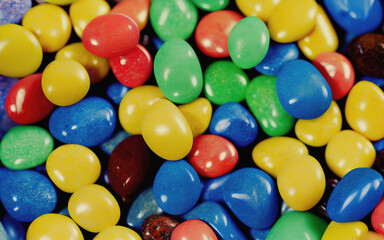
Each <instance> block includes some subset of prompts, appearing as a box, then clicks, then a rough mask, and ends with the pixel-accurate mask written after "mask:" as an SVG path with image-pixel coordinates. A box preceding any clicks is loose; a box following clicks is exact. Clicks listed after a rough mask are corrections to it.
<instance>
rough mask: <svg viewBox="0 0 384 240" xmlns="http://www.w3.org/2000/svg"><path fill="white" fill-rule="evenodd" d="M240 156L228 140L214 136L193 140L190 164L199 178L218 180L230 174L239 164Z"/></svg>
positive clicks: (189, 158) (189, 156)
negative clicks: (217, 178)
mask: <svg viewBox="0 0 384 240" xmlns="http://www.w3.org/2000/svg"><path fill="white" fill-rule="evenodd" d="M238 160H239V154H238V152H237V149H236V148H235V146H233V144H232V143H231V142H230V141H228V140H227V139H225V138H223V137H220V136H218V135H213V134H205V135H200V136H198V137H196V138H194V139H193V146H192V149H191V151H190V152H189V154H188V162H189V164H191V166H192V167H193V168H194V169H195V170H196V172H197V174H199V176H203V177H208V178H216V177H220V176H222V175H224V174H226V173H228V172H230V171H231V170H232V169H233V168H234V167H235V166H236V164H237V162H238Z"/></svg>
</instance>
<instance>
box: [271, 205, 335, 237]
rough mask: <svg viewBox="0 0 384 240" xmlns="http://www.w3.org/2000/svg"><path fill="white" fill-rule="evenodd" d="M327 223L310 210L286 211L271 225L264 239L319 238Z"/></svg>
mask: <svg viewBox="0 0 384 240" xmlns="http://www.w3.org/2000/svg"><path fill="white" fill-rule="evenodd" d="M327 226H328V224H327V222H325V221H324V220H323V219H321V218H320V217H318V216H316V215H314V214H312V213H310V212H296V211H293V212H288V213H285V214H283V215H282V216H281V217H280V218H279V219H278V220H277V222H276V223H275V224H274V225H273V227H272V229H271V231H270V232H269V234H268V236H267V238H266V240H275V239H279V240H292V239H295V240H321V237H322V236H323V233H324V232H325V229H326V228H327Z"/></svg>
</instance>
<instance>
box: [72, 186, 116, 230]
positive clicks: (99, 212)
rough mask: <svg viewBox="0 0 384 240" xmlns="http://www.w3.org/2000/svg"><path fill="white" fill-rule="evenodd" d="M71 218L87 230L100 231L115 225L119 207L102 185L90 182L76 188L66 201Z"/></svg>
mask: <svg viewBox="0 0 384 240" xmlns="http://www.w3.org/2000/svg"><path fill="white" fill-rule="evenodd" d="M68 211H69V214H70V215H71V218H72V219H73V220H74V221H75V222H76V223H77V224H78V225H79V226H80V227H82V228H84V229H85V230H87V231H89V232H94V233H96V232H100V231H102V230H104V229H106V228H108V227H111V226H114V225H116V223H117V222H118V221H119V218H120V207H119V204H118V203H117V201H116V199H115V198H114V197H113V195H112V194H111V193H110V192H109V191H108V190H107V189H106V188H104V187H102V186H100V185H96V184H91V185H87V186H84V187H82V188H80V189H78V190H77V191H76V192H74V193H73V194H72V196H71V197H70V198H69V201H68Z"/></svg>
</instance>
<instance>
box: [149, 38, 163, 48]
mask: <svg viewBox="0 0 384 240" xmlns="http://www.w3.org/2000/svg"><path fill="white" fill-rule="evenodd" d="M152 41H153V44H154V45H155V47H156V49H157V50H159V49H160V48H161V46H163V44H164V42H163V40H161V39H160V38H158V37H155V38H152Z"/></svg>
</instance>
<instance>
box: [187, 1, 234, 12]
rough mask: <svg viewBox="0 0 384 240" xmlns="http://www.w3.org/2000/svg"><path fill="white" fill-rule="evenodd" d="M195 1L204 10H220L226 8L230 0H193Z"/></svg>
mask: <svg viewBox="0 0 384 240" xmlns="http://www.w3.org/2000/svg"><path fill="white" fill-rule="evenodd" d="M193 3H194V4H195V5H196V6H197V7H198V8H200V9H201V10H204V11H209V12H213V11H219V10H222V9H224V8H226V7H227V6H228V4H229V0H193Z"/></svg>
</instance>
